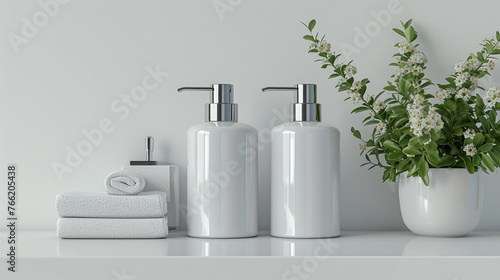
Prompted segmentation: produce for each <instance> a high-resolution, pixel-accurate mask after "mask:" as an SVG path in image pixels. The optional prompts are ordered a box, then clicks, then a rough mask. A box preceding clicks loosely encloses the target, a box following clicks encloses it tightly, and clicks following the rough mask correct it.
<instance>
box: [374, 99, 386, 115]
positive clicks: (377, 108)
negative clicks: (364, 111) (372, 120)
mask: <svg viewBox="0 0 500 280" xmlns="http://www.w3.org/2000/svg"><path fill="white" fill-rule="evenodd" d="M385 107H387V105H386V104H385V102H384V101H382V100H377V101H375V102H374V103H373V110H375V112H377V113H378V112H380V111H382V110H383V109H385Z"/></svg>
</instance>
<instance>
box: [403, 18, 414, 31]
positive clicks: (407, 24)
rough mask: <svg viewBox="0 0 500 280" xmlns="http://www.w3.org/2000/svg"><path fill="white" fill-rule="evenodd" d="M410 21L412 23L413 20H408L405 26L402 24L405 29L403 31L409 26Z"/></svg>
mask: <svg viewBox="0 0 500 280" xmlns="http://www.w3.org/2000/svg"><path fill="white" fill-rule="evenodd" d="M412 21H413V19H410V20H408V21H407V22H406V23H405V24H403V26H404V27H405V29H406V28H408V27H409V26H410V24H411V23H412Z"/></svg>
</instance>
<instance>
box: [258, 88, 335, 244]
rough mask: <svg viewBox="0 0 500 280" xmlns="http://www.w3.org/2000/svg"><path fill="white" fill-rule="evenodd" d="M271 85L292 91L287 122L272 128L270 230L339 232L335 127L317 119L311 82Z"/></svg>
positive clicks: (283, 233)
mask: <svg viewBox="0 0 500 280" xmlns="http://www.w3.org/2000/svg"><path fill="white" fill-rule="evenodd" d="M271 90H287V91H295V103H293V104H291V106H290V122H287V123H284V124H281V125H278V126H276V127H274V128H273V129H272V148H271V149H272V154H271V235H272V236H277V237H285V238H326V237H336V236H339V235H340V225H339V182H340V181H339V176H340V170H339V164H340V162H339V161H340V157H339V154H340V151H339V150H340V144H339V142H340V132H339V131H338V129H336V128H335V127H333V126H330V125H327V124H324V123H321V122H320V121H321V107H320V104H318V103H317V102H316V85H315V84H298V85H296V86H295V87H267V88H264V89H262V91H271Z"/></svg>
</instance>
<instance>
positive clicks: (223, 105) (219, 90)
mask: <svg viewBox="0 0 500 280" xmlns="http://www.w3.org/2000/svg"><path fill="white" fill-rule="evenodd" d="M186 90H192V91H211V94H210V103H208V104H206V105H205V110H206V116H205V121H207V122H236V121H238V104H235V103H233V92H234V86H233V85H231V84H212V85H211V86H210V87H181V88H179V89H177V91H178V92H182V91H186Z"/></svg>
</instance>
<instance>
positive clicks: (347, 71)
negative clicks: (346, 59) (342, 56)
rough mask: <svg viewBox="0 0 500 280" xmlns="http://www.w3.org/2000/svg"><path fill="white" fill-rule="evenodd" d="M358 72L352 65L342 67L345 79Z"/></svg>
mask: <svg viewBox="0 0 500 280" xmlns="http://www.w3.org/2000/svg"><path fill="white" fill-rule="evenodd" d="M356 73H358V69H356V67H355V66H353V65H347V67H346V68H345V69H344V75H345V77H346V78H347V79H349V78H351V77H353V76H354V75H356Z"/></svg>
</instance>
